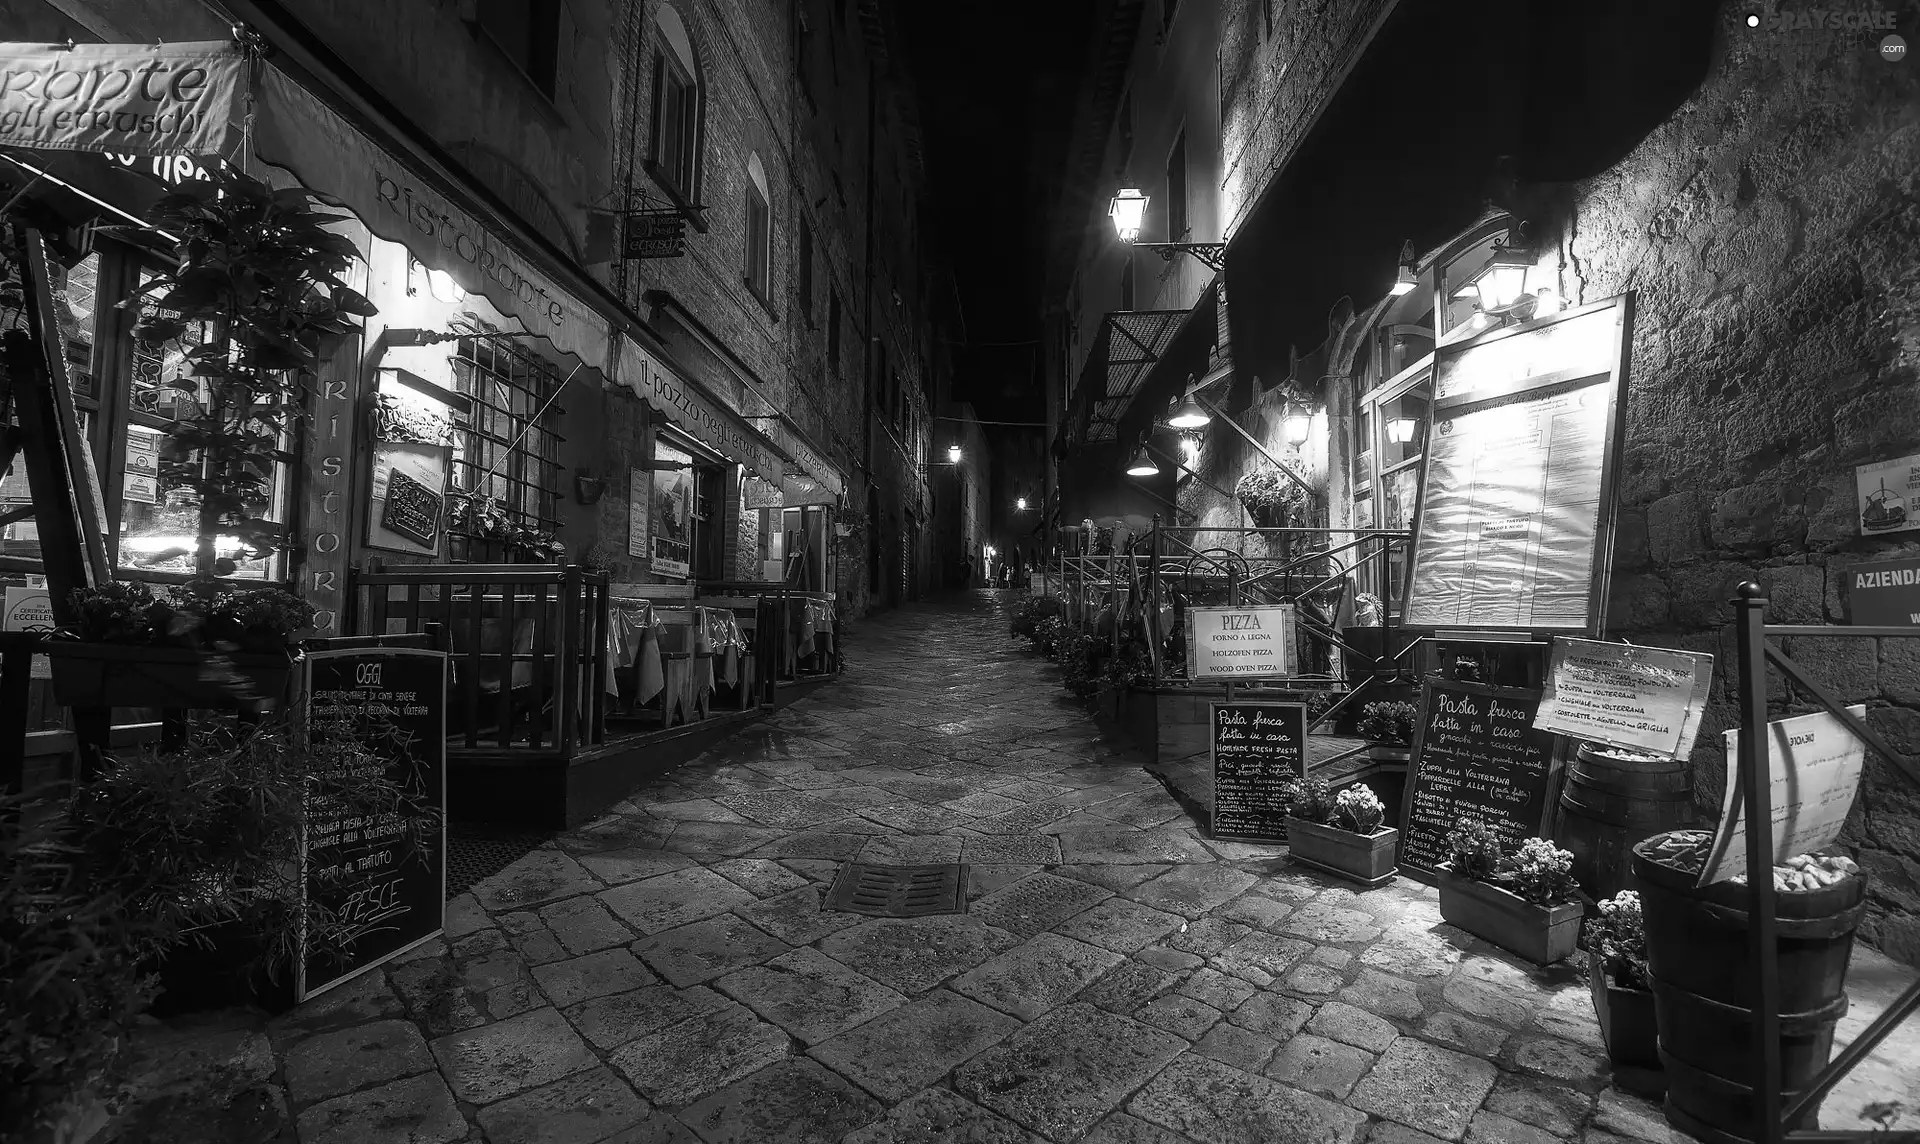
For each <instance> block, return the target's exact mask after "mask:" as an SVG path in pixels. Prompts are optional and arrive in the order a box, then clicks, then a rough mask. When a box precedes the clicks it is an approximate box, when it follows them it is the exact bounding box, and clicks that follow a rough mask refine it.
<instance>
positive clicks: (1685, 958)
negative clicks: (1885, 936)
mask: <svg viewBox="0 0 1920 1144" xmlns="http://www.w3.org/2000/svg"><path fill="white" fill-rule="evenodd" d="M1657 841H1658V839H1657V838H1655V839H1649V840H1647V841H1646V842H1643V843H1642V844H1640V845H1639V846H1636V847H1634V851H1633V871H1634V875H1635V878H1636V880H1637V881H1638V882H1639V890H1640V905H1641V910H1642V912H1643V914H1644V916H1645V919H1646V929H1647V964H1648V970H1649V976H1650V977H1651V979H1652V985H1653V1003H1654V1010H1655V1013H1656V1017H1657V1020H1658V1023H1659V1027H1660V1061H1661V1064H1662V1065H1663V1066H1665V1068H1666V1073H1667V1104H1666V1112H1667V1119H1668V1120H1669V1121H1670V1122H1672V1124H1673V1125H1674V1126H1675V1127H1677V1128H1679V1129H1681V1130H1682V1131H1685V1132H1689V1133H1691V1134H1693V1135H1695V1136H1697V1137H1700V1138H1701V1139H1703V1140H1708V1141H1721V1142H1730V1141H1745V1140H1752V1139H1753V1138H1754V1137H1755V1135H1756V1128H1755V1124H1754V1119H1753V1107H1754V1099H1753V1088H1754V1083H1753V1082H1754V1061H1753V1043H1754V1042H1753V1026H1754V1014H1753V1006H1754V1005H1755V1004H1756V1002H1757V1000H1758V993H1757V991H1756V988H1755V984H1754V981H1753V974H1752V971H1751V969H1750V968H1749V967H1750V966H1751V964H1752V960H1751V958H1752V953H1751V950H1750V948H1749V939H1750V936H1751V935H1750V934H1749V931H1748V927H1747V910H1746V906H1747V887H1746V885H1745V884H1744V883H1735V882H1716V883H1714V884H1713V885H1710V886H1703V887H1698V888H1696V887H1695V886H1694V884H1693V882H1694V875H1692V874H1688V873H1684V872H1682V871H1680V870H1676V869H1674V868H1673V867H1671V866H1664V865H1661V864H1660V863H1657V862H1654V861H1652V860H1650V859H1649V858H1648V857H1647V851H1648V849H1649V848H1650V847H1651V846H1653V845H1655V844H1656V843H1657ZM1865 897H1866V878H1865V876H1864V875H1860V874H1855V875H1852V876H1850V877H1847V878H1843V879H1841V880H1840V881H1839V882H1836V883H1834V884H1833V885H1831V886H1826V887H1823V888H1821V889H1818V890H1812V891H1800V892H1793V893H1782V894H1780V895H1778V896H1777V897H1776V898H1775V902H1776V905H1775V909H1774V912H1775V916H1776V919H1777V921H1776V926H1775V942H1776V945H1777V948H1778V956H1779V966H1780V1082H1781V1089H1782V1090H1783V1092H1784V1093H1785V1099H1786V1100H1787V1101H1791V1100H1793V1099H1794V1098H1795V1097H1796V1096H1797V1095H1798V1094H1799V1093H1800V1091H1801V1090H1802V1089H1804V1088H1805V1087H1806V1086H1807V1083H1808V1082H1809V1081H1811V1080H1812V1079H1813V1078H1814V1076H1815V1075H1816V1074H1818V1073H1819V1071H1820V1070H1821V1069H1822V1068H1823V1067H1825V1065H1826V1063H1827V1058H1828V1056H1829V1054H1830V1053H1831V1052H1832V1049H1833V1027H1834V1023H1835V1022H1836V1021H1838V1020H1839V1019H1840V1017H1842V1016H1843V1015H1845V1013H1846V1011H1847V992H1846V980H1847V960H1848V958H1849V957H1851V956H1852V954H1853V933H1854V929H1855V927H1857V926H1858V925H1859V924H1860V916H1861V914H1862V913H1863V912H1864V911H1865V909H1866V906H1865ZM1818 1115H1819V1108H1818V1106H1816V1107H1815V1108H1814V1109H1813V1110H1812V1111H1811V1112H1809V1113H1808V1115H1807V1116H1806V1117H1805V1118H1804V1119H1802V1120H1801V1122H1800V1125H1799V1127H1801V1128H1803V1129H1814V1128H1816V1127H1818V1125H1817V1118H1818Z"/></svg>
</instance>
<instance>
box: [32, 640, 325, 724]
mask: <svg viewBox="0 0 1920 1144" xmlns="http://www.w3.org/2000/svg"><path fill="white" fill-rule="evenodd" d="M46 650H47V657H48V659H49V661H50V662H51V664H52V667H53V695H54V699H55V700H56V701H57V702H59V703H61V704H62V705H64V706H67V707H192V708H219V709H233V708H240V709H243V710H246V709H254V708H259V707H264V706H266V705H268V704H270V703H273V702H276V701H278V700H280V699H282V698H284V697H285V696H286V693H287V684H288V681H289V680H290V679H291V678H292V675H293V666H294V663H295V660H294V658H293V657H292V656H289V655H261V654H258V653H249V652H235V653H233V654H221V653H217V652H202V651H196V650H194V649H192V648H177V647H142V646H136V645H132V644H109V643H88V642H85V641H81V640H51V641H49V642H48V643H47V645H46Z"/></svg>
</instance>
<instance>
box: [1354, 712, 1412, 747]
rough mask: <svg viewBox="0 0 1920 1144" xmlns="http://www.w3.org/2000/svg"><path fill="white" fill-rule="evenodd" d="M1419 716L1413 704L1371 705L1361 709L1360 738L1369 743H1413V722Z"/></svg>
mask: <svg viewBox="0 0 1920 1144" xmlns="http://www.w3.org/2000/svg"><path fill="white" fill-rule="evenodd" d="M1419 714H1420V712H1419V709H1418V708H1416V707H1415V706H1414V705H1413V704H1411V703H1369V704H1367V705H1366V706H1365V707H1362V708H1361V709H1360V724H1359V731H1360V737H1361V738H1363V739H1365V740H1367V741H1368V742H1369V743H1384V744H1388V745H1393V744H1400V745H1405V744H1407V743H1411V742H1413V721H1414V719H1416V718H1417V717H1418V716H1419Z"/></svg>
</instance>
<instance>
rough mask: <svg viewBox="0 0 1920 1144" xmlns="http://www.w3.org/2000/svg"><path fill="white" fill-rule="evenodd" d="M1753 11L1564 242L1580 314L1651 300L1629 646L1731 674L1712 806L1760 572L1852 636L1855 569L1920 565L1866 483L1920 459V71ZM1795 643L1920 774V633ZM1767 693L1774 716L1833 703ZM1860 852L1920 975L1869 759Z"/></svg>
mask: <svg viewBox="0 0 1920 1144" xmlns="http://www.w3.org/2000/svg"><path fill="white" fill-rule="evenodd" d="M1906 9H1907V13H1908V16H1909V17H1910V16H1911V15H1912V12H1913V10H1914V5H1912V4H1908V5H1906ZM1740 17H1741V12H1740V11H1739V10H1735V9H1733V8H1728V9H1727V10H1725V11H1724V12H1723V14H1722V28H1721V30H1720V34H1719V36H1718V37H1717V42H1716V44H1715V62H1714V67H1713V69H1712V71H1711V72H1710V74H1709V77H1708V79H1707V80H1706V82H1705V83H1704V85H1703V86H1702V87H1701V89H1700V90H1699V91H1698V92H1697V93H1696V95H1695V96H1694V98H1692V99H1691V100H1690V101H1688V103H1687V104H1685V105H1684V106H1683V107H1682V108H1681V109H1680V111H1679V112H1678V113H1677V114H1675V115H1674V116H1673V117H1672V118H1671V119H1670V120H1669V121H1668V122H1667V123H1666V124H1664V125H1663V126H1661V127H1660V128H1658V129H1657V130H1656V131H1655V132H1654V133H1653V134H1652V135H1650V136H1649V137H1648V138H1647V139H1646V140H1645V141H1643V143H1642V144H1641V145H1640V147H1639V148H1638V149H1637V150H1635V151H1634V152H1633V153H1632V154H1631V155H1630V156H1629V157H1628V158H1627V159H1626V160H1625V161H1623V162H1621V163H1620V164H1618V165H1617V166H1616V167H1614V168H1613V169H1612V170H1610V171H1608V172H1607V173H1605V174H1604V175H1602V176H1600V177H1598V178H1595V179H1593V180H1591V181H1590V182H1588V183H1586V184H1584V185H1582V186H1580V187H1579V188H1577V194H1576V198H1575V201H1574V208H1573V213H1572V215H1571V217H1570V218H1569V219H1568V221H1567V224H1566V226H1565V227H1564V228H1563V233H1562V234H1561V236H1560V238H1561V249H1562V251H1563V252H1564V260H1565V268H1566V275H1565V278H1566V281H1567V284H1568V285H1569V286H1571V287H1573V288H1574V292H1575V295H1576V297H1577V298H1578V299H1580V300H1588V301H1591V300H1596V299H1600V298H1604V297H1608V296H1610V295H1613V294H1617V293H1620V292H1622V291H1625V290H1633V291H1635V294H1636V303H1637V311H1638V312H1637V315H1636V318H1635V326H1636V329H1635V334H1634V339H1633V348H1632V359H1631V368H1632V392H1631V395H1630V397H1629V403H1628V419H1627V454H1626V465H1625V471H1624V480H1623V483H1622V487H1621V504H1622V520H1621V525H1622V528H1621V535H1620V538H1619V542H1618V544H1617V547H1616V552H1615V559H1614V581H1613V594H1612V598H1611V600H1610V602H1609V615H1610V621H1611V622H1610V634H1612V635H1617V636H1623V637H1626V638H1629V639H1632V640H1634V641H1635V642H1644V643H1650V644H1661V645H1666V646H1675V647H1686V648H1691V649H1695V650H1699V651H1706V652H1711V653H1714V654H1715V656H1716V657H1717V658H1716V664H1715V667H1716V672H1715V675H1716V678H1715V681H1714V689H1713V696H1712V700H1711V703H1710V705H1709V708H1708V712H1707V718H1706V722H1705V725H1704V726H1703V727H1702V733H1701V737H1700V744H1699V746H1698V747H1697V748H1696V750H1695V752H1694V756H1693V760H1692V761H1693V767H1694V776H1695V790H1696V798H1697V800H1698V802H1699V803H1700V804H1701V806H1702V808H1703V809H1704V810H1706V811H1708V812H1710V813H1717V810H1718V808H1719V806H1720V805H1721V799H1722V795H1723V792H1724V788H1725V776H1726V762H1725V759H1724V757H1723V752H1722V750H1721V746H1720V744H1721V734H1720V733H1721V732H1722V731H1723V730H1725V729H1727V728H1728V727H1729V726H1731V725H1732V724H1733V722H1734V721H1735V720H1736V719H1737V705H1736V698H1737V693H1736V690H1735V688H1736V680H1735V677H1734V675H1733V667H1734V664H1735V659H1734V654H1733V653H1734V641H1733V633H1732V628H1731V626H1730V622H1729V621H1730V617H1731V610H1730V609H1729V607H1728V606H1727V601H1728V599H1729V598H1730V597H1731V595H1732V592H1733V588H1734V587H1735V586H1736V585H1737V584H1739V583H1740V582H1742V581H1745V580H1758V581H1759V582H1760V583H1761V584H1762V585H1763V586H1765V587H1766V589H1767V593H1768V596H1769V598H1770V600H1771V605H1770V609H1769V618H1770V619H1772V620H1773V621H1774V622H1778V623H1805V624H1817V623H1842V622H1844V620H1845V616H1846V588H1845V576H1844V569H1845V568H1846V567H1847V566H1848V565H1850V564H1853V563H1856V562H1858V561H1861V560H1869V559H1876V558H1883V557H1885V556H1888V555H1891V554H1894V553H1898V552H1913V551H1915V550H1920V543H1916V541H1915V539H1914V538H1915V537H1916V534H1915V533H1895V534H1893V535H1892V536H1878V537H1872V536H1862V535H1861V533H1860V529H1859V526H1858V517H1857V510H1856V508H1855V496H1856V494H1855V488H1854V473H1853V467H1854V466H1855V465H1857V464H1863V463H1867V462H1872V461H1879V460H1885V459H1890V458H1894V457H1899V456H1903V455H1906V454H1910V453H1915V452H1920V197H1917V196H1916V190H1917V189H1920V71H1916V70H1915V68H1914V67H1913V66H1912V64H1911V62H1910V61H1909V62H1905V63H1893V64H1890V63H1887V62H1883V61H1882V60H1881V59H1879V58H1878V57H1877V55H1876V54H1875V52H1874V50H1873V43H1872V41H1871V40H1867V41H1862V39H1861V37H1860V35H1859V34H1858V33H1853V34H1841V33H1830V32H1817V31H1806V30H1802V31H1796V32H1793V33H1776V34H1775V35H1773V36H1772V37H1771V38H1766V37H1760V36H1755V35H1753V34H1750V33H1748V32H1747V30H1746V29H1745V28H1744V27H1741V26H1739V24H1738V21H1739V20H1740ZM1902 537H1905V538H1907V539H1904V540H1903V539H1901V538H1902ZM1783 642H1784V644H1785V646H1784V648H1783V650H1784V651H1786V652H1787V654H1789V655H1790V656H1792V657H1793V658H1794V660H1795V661H1796V662H1797V663H1799V664H1800V665H1801V666H1803V667H1804V668H1806V669H1807V671H1808V672H1809V674H1810V675H1811V676H1812V677H1813V678H1814V679H1815V680H1817V681H1819V682H1820V683H1821V684H1822V685H1823V686H1826V687H1828V688H1829V689H1831V690H1832V691H1833V692H1834V693H1835V695H1836V696H1837V697H1838V698H1839V699H1841V700H1842V701H1844V702H1848V703H1864V704H1866V705H1867V706H1868V709H1869V711H1868V721H1869V723H1870V724H1871V725H1873V726H1874V727H1876V728H1877V729H1878V730H1879V731H1880V732H1881V733H1882V734H1884V735H1885V736H1887V738H1888V739H1889V740H1890V741H1891V743H1892V745H1893V746H1894V747H1895V748H1896V749H1898V750H1901V751H1903V752H1905V753H1907V754H1909V755H1910V756H1920V641H1916V640H1910V639H1903V640H1893V639H1889V640H1874V639H1860V638H1851V639H1844V638H1818V639H1816V638H1803V639H1789V640H1785V641H1783ZM1769 676H1770V678H1769V683H1768V694H1769V697H1770V698H1771V700H1772V703H1773V714H1774V716H1775V717H1778V716H1780V715H1784V714H1788V713H1802V712H1805V711H1809V710H1812V709H1813V707H1812V705H1811V704H1810V702H1809V699H1810V697H1809V696H1807V695H1804V694H1801V693H1799V691H1798V689H1789V688H1788V687H1787V686H1786V683H1785V681H1784V680H1783V679H1782V678H1781V676H1780V675H1779V673H1778V672H1770V673H1769ZM1844 841H1845V842H1846V843H1847V844H1849V845H1851V846H1852V847H1854V848H1855V849H1856V851H1857V853H1858V855H1859V859H1860V861H1861V863H1862V865H1863V866H1864V867H1865V868H1866V869H1867V870H1868V871H1869V872H1870V873H1871V875H1872V878H1873V891H1872V905H1871V909H1870V911H1869V914H1868V918H1867V921H1866V923H1865V924H1864V926H1863V930H1862V933H1863V935H1864V936H1866V937H1867V938H1868V939H1869V940H1871V941H1873V942H1875V943H1876V944H1877V945H1879V946H1880V947H1881V948H1882V949H1883V950H1885V951H1886V952H1887V953H1889V954H1892V955H1894V956H1897V957H1901V958H1903V959H1905V960H1907V961H1909V962H1914V963H1920V791H1914V790H1913V789H1912V788H1911V787H1908V786H1904V785H1903V784H1901V783H1898V782H1896V781H1895V776H1894V774H1893V773H1892V771H1891V769H1890V768H1889V767H1888V766H1887V765H1886V764H1884V763H1883V762H1881V761H1879V760H1877V759H1873V760H1870V762H1869V764H1868V768H1867V779H1866V783H1865V786H1864V789H1863V792H1862V796H1861V799H1860V801H1859V802H1858V803H1857V804H1856V806H1855V810H1854V814H1853V817H1852V818H1851V819H1850V821H1849V823H1848V827H1847V833H1846V835H1845V837H1844Z"/></svg>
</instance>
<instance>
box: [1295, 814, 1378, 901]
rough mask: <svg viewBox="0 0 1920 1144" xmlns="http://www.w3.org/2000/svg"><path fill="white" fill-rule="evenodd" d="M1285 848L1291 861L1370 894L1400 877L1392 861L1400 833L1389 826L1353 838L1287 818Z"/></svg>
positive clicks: (1337, 830) (1335, 829)
mask: <svg viewBox="0 0 1920 1144" xmlns="http://www.w3.org/2000/svg"><path fill="white" fill-rule="evenodd" d="M1287 846H1288V848H1289V850H1290V852H1291V853H1292V855H1293V860H1294V861H1296V862H1299V863H1301V864H1302V865H1306V866H1311V867H1313V868H1314V869H1316V870H1320V871H1323V872H1325V873H1328V874H1332V875H1334V876H1335V877H1339V878H1345V879H1347V880H1348V881H1352V882H1358V883H1360V884H1361V885H1362V886H1365V887H1366V888H1367V889H1369V890H1371V889H1373V888H1374V887H1376V886H1384V885H1386V884H1387V883H1388V882H1391V881H1393V879H1394V876H1395V875H1396V874H1398V873H1399V868H1398V867H1396V866H1395V865H1394V864H1393V861H1394V857H1395V856H1396V855H1397V854H1398V853H1399V846H1400V832H1399V831H1398V830H1395V829H1393V828H1392V827H1390V826H1383V827H1381V828H1380V829H1379V830H1376V831H1374V832H1373V833H1372V834H1356V833H1354V832H1353V831H1351V830H1342V829H1340V828H1339V827H1337V826H1322V825H1321V824H1320V823H1317V822H1308V821H1306V820H1305V819H1302V818H1293V817H1291V816H1289V817H1288V819H1287Z"/></svg>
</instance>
